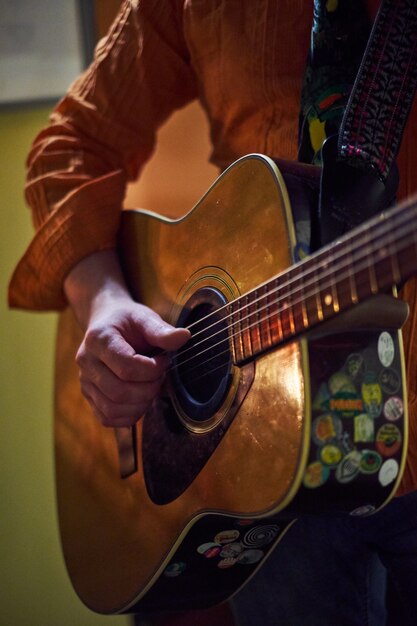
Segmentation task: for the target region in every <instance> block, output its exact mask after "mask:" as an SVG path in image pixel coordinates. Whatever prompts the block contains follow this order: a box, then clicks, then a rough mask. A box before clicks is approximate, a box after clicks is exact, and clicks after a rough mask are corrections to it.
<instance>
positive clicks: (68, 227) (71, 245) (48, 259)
mask: <svg viewBox="0 0 417 626" xmlns="http://www.w3.org/2000/svg"><path fill="white" fill-rule="evenodd" d="M125 188H126V176H125V174H124V172H123V171H122V170H118V171H115V172H112V173H111V174H107V175H105V176H102V177H100V178H97V179H94V180H93V181H90V182H88V183H85V184H84V185H82V187H80V188H79V189H77V190H76V191H74V192H72V193H70V194H69V195H68V196H67V197H66V198H65V200H64V201H62V203H61V204H60V205H59V206H58V207H57V208H56V210H55V211H54V212H53V213H52V214H51V216H50V217H49V219H48V220H47V221H46V222H45V223H44V224H43V225H42V226H41V228H40V229H39V230H38V231H37V233H36V235H35V237H34V238H33V240H32V242H31V244H30V245H29V247H28V248H27V250H26V252H25V254H24V255H23V257H22V258H21V260H20V261H19V263H18V265H17V266H16V269H15V271H14V273H13V276H12V278H11V281H10V284H9V305H10V306H11V307H14V308H22V309H31V310H38V311H47V310H60V309H63V308H65V306H66V305H67V300H66V297H65V294H64V290H63V283H64V280H65V278H66V276H67V275H68V273H69V272H70V270H71V269H72V268H73V267H74V266H75V265H76V264H77V263H78V262H79V261H81V259H83V258H84V257H86V256H88V255H89V254H92V253H93V252H97V251H99V250H105V249H108V248H113V247H115V246H116V239H117V231H118V227H119V221H120V212H121V209H122V204H123V198H124V194H125ZM91 206H94V207H95V208H96V210H94V211H92V210H91Z"/></svg>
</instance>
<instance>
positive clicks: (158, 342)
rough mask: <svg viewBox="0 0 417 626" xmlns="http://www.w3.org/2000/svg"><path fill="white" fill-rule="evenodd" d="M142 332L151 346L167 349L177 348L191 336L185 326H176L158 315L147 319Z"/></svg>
mask: <svg viewBox="0 0 417 626" xmlns="http://www.w3.org/2000/svg"><path fill="white" fill-rule="evenodd" d="M143 334H144V338H145V339H146V341H147V342H148V343H149V344H150V345H151V346H155V347H156V348H162V349H163V350H168V351H172V350H178V348H180V347H181V346H183V345H184V344H185V343H186V342H187V341H188V340H189V338H190V337H191V333H190V331H189V330H187V329H186V328H176V327H175V326H172V325H171V324H168V323H167V322H164V320H163V319H162V318H160V317H159V316H157V317H155V318H154V317H152V318H148V319H147V321H146V324H145V326H144V327H143Z"/></svg>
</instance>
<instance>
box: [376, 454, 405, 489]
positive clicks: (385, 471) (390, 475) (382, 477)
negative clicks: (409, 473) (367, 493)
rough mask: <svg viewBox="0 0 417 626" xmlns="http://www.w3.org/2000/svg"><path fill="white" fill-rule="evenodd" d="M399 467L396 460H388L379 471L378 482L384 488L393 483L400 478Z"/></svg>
mask: <svg viewBox="0 0 417 626" xmlns="http://www.w3.org/2000/svg"><path fill="white" fill-rule="evenodd" d="M399 469H400V468H399V465H398V463H397V461H396V460H395V459H388V461H385V463H383V464H382V466H381V469H380V470H379V474H378V480H379V482H380V483H381V485H382V486H383V487H386V486H387V485H389V484H390V483H392V482H393V481H394V480H395V479H396V478H397V476H398V472H399Z"/></svg>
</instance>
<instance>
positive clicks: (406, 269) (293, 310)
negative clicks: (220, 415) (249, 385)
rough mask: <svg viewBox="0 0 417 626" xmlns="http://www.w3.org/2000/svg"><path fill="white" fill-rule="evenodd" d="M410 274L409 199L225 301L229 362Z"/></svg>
mask: <svg viewBox="0 0 417 626" xmlns="http://www.w3.org/2000/svg"><path fill="white" fill-rule="evenodd" d="M415 273H417V199H416V198H413V199H412V200H410V201H407V202H406V203H403V204H401V205H398V206H397V207H395V208H393V209H390V210H389V211H387V212H385V213H383V214H381V215H378V216H377V217H375V218H374V219H372V220H370V221H369V222H367V223H366V224H364V225H363V226H361V227H359V228H356V229H354V230H352V231H350V232H349V233H348V234H347V235H345V236H344V237H343V238H341V239H340V240H338V241H336V242H334V243H332V244H330V245H328V246H326V247H325V248H322V249H321V250H319V251H318V252H316V253H315V254H313V255H311V256H310V257H308V258H307V259H305V260H304V261H302V262H300V263H298V264H296V265H293V266H292V267H291V268H290V269H289V270H287V271H285V272H283V273H281V274H279V275H278V276H276V277H274V278H273V279H272V280H271V281H269V282H268V283H265V284H263V285H261V286H259V287H258V288H257V289H254V290H253V291H250V292H249V293H247V294H245V295H243V296H241V297H240V298H238V299H237V300H235V301H233V302H231V303H229V305H228V307H227V308H228V314H229V315H228V318H229V337H230V339H231V343H232V347H233V355H234V361H235V363H236V364H238V365H241V364H243V363H245V362H247V361H251V360H253V359H254V358H256V357H258V356H259V355H260V354H263V353H265V352H267V351H269V350H271V349H273V348H275V347H277V346H279V345H280V344H283V343H285V342H286V341H288V340H290V339H293V338H295V337H297V336H299V335H301V334H302V333H305V332H306V331H308V330H310V329H312V328H314V327H316V326H318V325H319V324H321V323H323V322H325V321H327V320H329V319H331V318H333V317H335V316H336V315H338V314H339V313H341V312H343V311H347V310H348V309H350V308H351V307H353V306H355V305H357V304H358V303H360V302H363V301H364V300H366V299H367V298H369V297H371V296H372V295H376V294H379V293H384V292H387V291H389V290H390V289H391V288H392V287H393V286H394V285H399V284H401V283H402V282H403V281H404V280H406V279H407V278H409V277H410V276H411V275H413V274H415Z"/></svg>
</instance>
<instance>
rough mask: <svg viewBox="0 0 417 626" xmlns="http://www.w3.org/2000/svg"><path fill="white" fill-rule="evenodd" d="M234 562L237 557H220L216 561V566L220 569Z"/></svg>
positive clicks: (231, 565) (230, 565)
mask: <svg viewBox="0 0 417 626" xmlns="http://www.w3.org/2000/svg"><path fill="white" fill-rule="evenodd" d="M235 563H237V559H235V558H233V557H231V556H229V557H227V558H226V559H222V560H221V561H219V562H218V563H217V567H219V568H220V569H228V568H229V567H233V565H235Z"/></svg>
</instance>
